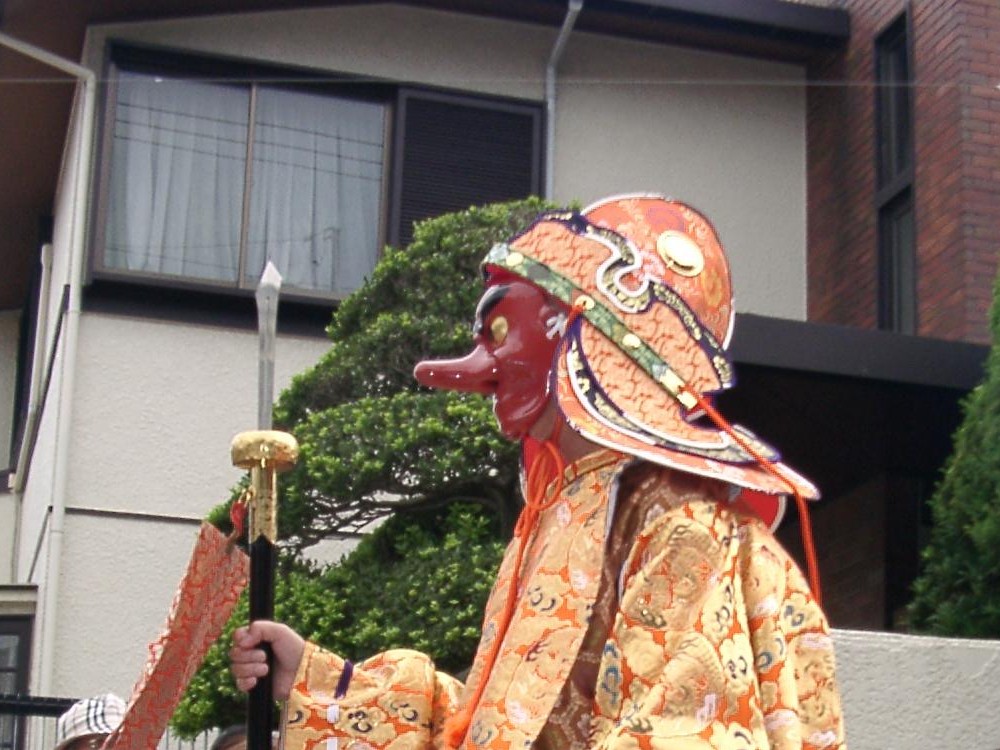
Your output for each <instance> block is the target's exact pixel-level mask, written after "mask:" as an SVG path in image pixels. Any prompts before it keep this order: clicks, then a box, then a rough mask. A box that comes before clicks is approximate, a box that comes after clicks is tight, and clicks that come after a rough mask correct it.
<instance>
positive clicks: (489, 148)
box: [393, 91, 542, 245]
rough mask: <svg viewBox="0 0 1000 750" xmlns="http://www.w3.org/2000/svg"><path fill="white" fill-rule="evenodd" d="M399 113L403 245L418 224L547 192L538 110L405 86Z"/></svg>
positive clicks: (399, 225)
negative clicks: (473, 207) (541, 190)
mask: <svg viewBox="0 0 1000 750" xmlns="http://www.w3.org/2000/svg"><path fill="white" fill-rule="evenodd" d="M399 114H400V119H401V120H402V124H401V126H400V127H401V132H402V134H403V138H402V141H401V143H400V146H399V152H400V153H399V159H398V163H397V164H398V167H399V175H398V180H399V182H398V190H399V193H398V204H397V205H398V207H399V210H398V223H397V222H394V224H395V225H396V226H395V228H396V230H397V232H398V234H397V235H396V236H395V237H394V238H393V240H394V241H395V242H397V243H398V244H404V245H405V244H406V243H407V242H409V240H410V238H411V237H412V236H413V222H414V221H418V220H420V219H425V218H428V217H431V216H439V215H440V214H443V213H447V212H448V211H456V210H461V209H465V208H468V207H469V206H471V205H479V204H483V203H492V202H495V201H505V200H512V199H516V198H523V197H525V196H527V195H530V194H532V193H538V192H539V188H540V184H539V183H540V179H541V175H540V169H539V163H540V158H541V148H540V142H541V124H542V123H541V111H540V109H539V108H538V107H533V106H524V105H518V104H510V103H505V102H491V101H477V100H474V99H470V98H467V97H461V98H460V97H455V96H449V95H446V94H442V95H436V94H428V93H425V92H412V91H404V92H402V93H401V96H400V105H399Z"/></svg>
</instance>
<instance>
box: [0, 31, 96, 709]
mask: <svg viewBox="0 0 1000 750" xmlns="http://www.w3.org/2000/svg"><path fill="white" fill-rule="evenodd" d="M0 45H3V46H4V47H9V48H10V49H13V50H15V51H17V52H20V53H21V54H23V55H26V56H27V57H30V58H32V59H34V60H38V61H39V62H41V63H44V64H46V65H49V66H50V67H53V68H56V69H57V70H61V71H62V72H64V73H67V74H69V75H71V76H73V77H74V78H76V79H77V81H78V82H79V83H80V85H81V86H82V88H83V92H82V96H81V98H80V118H79V128H78V129H77V139H78V140H77V144H78V149H77V155H78V157H77V160H76V164H75V167H76V171H75V174H74V175H73V202H72V219H71V224H70V253H71V255H70V264H69V266H70V267H69V278H68V279H67V283H68V284H69V306H68V308H67V310H66V319H65V332H64V336H63V342H62V346H63V356H62V363H61V378H60V388H59V401H58V403H57V404H56V409H57V412H56V452H55V459H54V461H53V466H52V516H51V518H50V520H49V555H48V563H47V564H46V566H45V592H44V595H43V608H42V626H41V629H42V637H41V644H40V648H39V651H40V668H39V675H38V679H37V681H36V685H35V689H34V692H35V694H36V695H49V694H50V693H51V691H52V676H53V673H54V669H55V659H54V656H55V654H54V651H55V635H56V614H57V604H58V601H59V586H58V584H59V572H60V568H61V566H62V542H63V533H64V524H65V518H66V493H67V489H68V479H69V456H70V450H69V441H70V427H71V425H72V416H73V391H74V387H75V381H76V378H75V374H76V350H77V342H78V339H79V334H80V300H81V292H82V285H83V269H84V252H85V249H86V245H85V242H86V231H85V230H86V221H87V191H88V188H89V184H90V169H91V164H92V161H93V150H94V112H95V109H96V100H97V79H96V76H95V75H94V72H93V71H92V70H90V69H89V68H85V67H83V66H82V65H80V64H78V63H75V62H73V61H71V60H65V59H63V58H61V57H59V56H57V55H54V54H52V53H51V52H49V51H47V50H44V49H41V48H39V47H35V46H34V45H31V44H27V43H26V42H22V41H20V40H19V39H15V38H14V37H11V36H8V35H7V34H3V33H0ZM68 147H69V144H68V143H67V149H68ZM57 344H58V342H53V344H52V345H53V346H56V345H57Z"/></svg>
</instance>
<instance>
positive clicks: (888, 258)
mask: <svg viewBox="0 0 1000 750" xmlns="http://www.w3.org/2000/svg"><path fill="white" fill-rule="evenodd" d="M908 19H909V17H908V16H907V15H906V14H904V15H902V16H900V17H899V18H898V19H897V20H896V21H894V22H893V23H892V24H891V25H890V26H889V28H888V29H886V31H884V32H883V33H882V34H881V35H880V36H879V37H878V38H877V39H876V40H875V75H876V82H877V85H876V87H875V89H876V101H875V113H876V129H875V132H876V145H877V149H876V153H877V160H878V164H877V169H876V174H877V177H878V185H877V188H876V193H875V202H876V207H877V211H878V243H879V327H880V328H883V329H886V330H891V331H898V332H900V333H916V331H917V302H916V234H915V231H914V227H915V225H914V216H913V206H914V202H913V125H912V122H913V120H912V102H911V83H912V81H911V77H910V45H909V33H908Z"/></svg>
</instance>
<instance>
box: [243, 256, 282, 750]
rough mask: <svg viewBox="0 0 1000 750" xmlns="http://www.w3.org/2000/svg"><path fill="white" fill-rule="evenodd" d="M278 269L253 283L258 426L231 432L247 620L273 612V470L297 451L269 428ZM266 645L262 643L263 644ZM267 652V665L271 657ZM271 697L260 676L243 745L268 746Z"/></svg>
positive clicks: (257, 749)
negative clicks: (245, 556)
mask: <svg viewBox="0 0 1000 750" xmlns="http://www.w3.org/2000/svg"><path fill="white" fill-rule="evenodd" d="M280 291H281V274H280V273H278V269H277V268H275V267H274V264H273V263H271V262H270V261H268V263H267V266H266V267H265V268H264V273H263V274H262V275H261V277H260V283H259V284H258V286H257V292H256V295H255V296H256V299H257V327H258V338H259V344H260V349H259V357H258V363H259V366H258V388H257V428H258V429H256V430H253V431H250V432H242V433H240V434H239V435H237V436H236V437H235V438H233V444H232V458H233V463H234V464H235V465H236V466H239V467H241V468H244V469H249V470H250V523H249V533H248V539H247V542H248V547H249V551H250V621H251V622H253V621H254V620H271V619H273V618H274V568H275V560H276V556H277V540H278V514H277V499H278V486H277V474H278V472H281V471H286V470H287V469H290V468H291V467H292V466H293V465H294V464H295V460H296V459H297V457H298V444H297V443H296V442H295V438H294V437H292V436H291V435H289V434H288V433H285V432H278V431H275V430H272V429H271V426H272V425H271V421H272V404H273V401H274V348H275V338H276V333H277V320H278V295H279V293H280ZM265 646H266V644H265ZM265 650H266V652H267V662H268V667H269V668H270V669H271V670H272V671H273V666H274V665H273V661H274V660H273V657H272V654H271V651H270V648H266V649H265ZM273 715H274V698H273V690H272V683H271V680H270V679H267V680H261V681H259V682H258V683H257V685H256V686H254V688H253V689H252V690H251V691H250V694H249V696H248V697H247V750H270V748H271V729H272V721H273Z"/></svg>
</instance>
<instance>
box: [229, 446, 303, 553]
mask: <svg viewBox="0 0 1000 750" xmlns="http://www.w3.org/2000/svg"><path fill="white" fill-rule="evenodd" d="M231 453H232V458H233V466H238V467H239V468H241V469H246V470H248V471H249V472H250V490H249V506H250V526H249V529H248V533H247V538H248V541H249V542H251V543H252V542H253V541H254V540H256V539H257V538H258V537H261V536H263V537H264V538H265V539H267V540H268V541H270V542H272V543H274V542H277V541H278V512H277V507H278V487H277V481H276V479H275V474H279V473H281V472H283V471H288V470H289V469H291V468H292V467H293V466H295V462H296V461H297V460H298V457H299V444H298V443H297V442H296V440H295V438H294V437H293V436H292V435H290V434H289V433H287V432H281V431H279V430H249V431H247V432H241V433H240V434H238V435H237V436H236V437H234V438H233V444H232V448H231Z"/></svg>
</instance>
